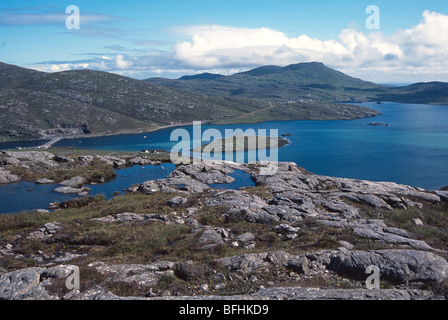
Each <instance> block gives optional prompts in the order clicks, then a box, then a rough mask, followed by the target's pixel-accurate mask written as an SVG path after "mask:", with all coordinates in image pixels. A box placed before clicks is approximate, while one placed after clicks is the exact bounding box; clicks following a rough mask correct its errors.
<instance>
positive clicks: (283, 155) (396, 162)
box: [56, 102, 448, 190]
mask: <svg viewBox="0 0 448 320" xmlns="http://www.w3.org/2000/svg"><path fill="white" fill-rule="evenodd" d="M361 105H363V106H366V107H369V108H372V109H376V110H378V111H380V112H381V113H382V115H380V116H377V117H374V118H363V119H357V120H338V121H277V122H264V123H258V124H236V125H225V126H216V125H203V126H202V130H203V131H204V130H206V129H209V128H216V129H218V130H220V131H221V132H222V133H223V135H224V131H225V129H242V130H247V129H250V128H253V129H255V130H259V129H266V130H268V134H269V129H278V130H279V134H280V135H281V134H291V136H288V137H287V139H288V140H289V141H290V144H289V145H287V146H286V147H283V148H280V149H279V161H291V162H296V163H297V164H298V165H299V166H301V167H304V168H305V169H307V170H308V171H310V172H313V173H315V174H320V175H329V176H335V177H346V178H354V179H365V180H372V181H391V182H397V183H400V184H406V185H411V186H414V187H421V188H425V189H429V190H432V189H439V188H441V187H443V186H446V185H448V106H432V105H419V104H400V103H388V102H385V103H383V104H376V103H362V104H361ZM372 122H376V123H384V124H388V125H389V126H382V125H377V126H374V125H368V124H369V123H372ZM183 128H184V129H186V130H187V131H188V132H190V134H191V135H192V131H193V129H192V126H188V127H183ZM172 131H173V129H172V128H171V129H164V130H160V131H156V132H149V133H144V134H136V135H120V136H110V137H99V138H84V139H71V140H62V141H60V142H59V143H57V145H56V146H72V147H79V148H84V149H98V150H125V151H128V150H134V151H140V150H142V149H163V150H170V149H171V148H172V147H173V146H174V145H176V144H177V143H178V142H177V141H170V135H171V132H172ZM246 157H247V155H246Z"/></svg>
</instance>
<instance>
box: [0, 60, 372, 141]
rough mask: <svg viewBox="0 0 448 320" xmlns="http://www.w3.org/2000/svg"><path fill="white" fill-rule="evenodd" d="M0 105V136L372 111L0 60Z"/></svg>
mask: <svg viewBox="0 0 448 320" xmlns="http://www.w3.org/2000/svg"><path fill="white" fill-rule="evenodd" d="M179 81H181V82H187V83H188V82H191V81H210V80H204V79H202V80H200V79H193V80H189V81H185V80H179ZM0 110H1V112H0V141H7V140H23V139H37V138H46V137H53V136H68V135H82V134H91V133H94V134H116V133H120V132H142V131H145V130H151V129H155V128H160V127H163V126H168V125H180V124H188V123H191V122H193V121H203V122H207V123H216V124H225V123H238V122H246V123H247V122H258V121H268V120H293V119H328V120H329V119H353V118H360V117H366V116H372V115H375V114H377V113H376V112H375V111H374V110H371V109H368V108H362V107H359V106H347V105H335V104H331V103H325V104H316V103H293V104H288V105H285V104H280V103H269V102H264V101H260V100H251V99H237V98H232V97H216V96H215V97H210V96H205V95H202V94H197V93H192V92H188V91H183V90H178V89H175V88H169V87H164V86H160V85H157V84H153V83H148V82H145V81H141V80H136V79H131V78H128V77H123V76H120V75H116V74H112V73H107V72H100V71H92V70H75V71H64V72H58V73H45V72H39V71H35V70H29V69H25V68H20V67H17V66H14V65H9V64H5V63H0Z"/></svg>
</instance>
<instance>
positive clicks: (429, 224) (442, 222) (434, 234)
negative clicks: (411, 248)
mask: <svg viewBox="0 0 448 320" xmlns="http://www.w3.org/2000/svg"><path fill="white" fill-rule="evenodd" d="M413 219H420V220H422V221H423V224H424V225H423V226H418V225H416V224H415V223H414V222H413ZM385 222H386V223H387V225H389V226H391V227H395V228H400V229H404V230H406V231H408V232H409V233H410V234H411V237H412V238H415V239H418V240H423V241H425V242H426V243H428V244H429V245H430V246H432V247H434V248H437V249H442V250H447V248H448V206H447V205H446V204H445V205H444V206H437V207H436V206H432V207H431V206H426V207H424V208H423V209H421V210H420V209H416V208H410V209H407V210H400V211H398V210H396V211H393V212H391V213H389V214H387V215H386V216H385Z"/></svg>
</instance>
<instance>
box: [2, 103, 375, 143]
mask: <svg viewBox="0 0 448 320" xmlns="http://www.w3.org/2000/svg"><path fill="white" fill-rule="evenodd" d="M370 109H372V108H370ZM372 110H373V111H376V112H377V114H375V115H366V116H364V117H354V118H350V119H330V120H328V119H326V120H318V119H291V120H267V121H266V120H265V121H246V122H244V121H242V122H235V123H231V122H229V123H213V122H209V121H204V123H203V124H206V125H214V126H227V125H246V124H260V123H266V122H271V121H275V122H288V121H351V120H359V119H365V118H373V117H377V116H379V115H381V113H380V112H379V111H378V110H375V109H372ZM191 125H193V121H191V122H184V123H176V124H171V125H164V126H158V127H155V128H148V129H135V130H122V131H118V132H99V133H92V134H84V135H67V136H57V135H55V136H47V137H40V138H36V139H28V140H9V141H0V146H1V144H3V143H20V142H32V141H47V142H48V141H51V140H52V139H56V138H60V139H61V140H69V139H88V138H99V137H111V136H119V135H136V134H143V133H152V132H156V131H159V130H164V129H169V128H180V127H185V126H191ZM36 147H37V146H36ZM0 149H1V147H0Z"/></svg>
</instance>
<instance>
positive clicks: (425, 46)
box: [53, 11, 448, 82]
mask: <svg viewBox="0 0 448 320" xmlns="http://www.w3.org/2000/svg"><path fill="white" fill-rule="evenodd" d="M175 32H177V33H179V34H182V35H183V36H184V37H187V38H188V39H189V40H187V41H182V42H178V43H177V44H176V45H175V46H174V47H173V49H172V51H171V52H167V51H165V52H158V51H154V52H151V53H149V54H145V55H141V56H131V55H124V54H121V53H120V54H118V55H116V56H113V57H104V56H103V57H101V58H95V59H92V60H91V61H90V63H87V64H88V67H89V68H93V69H98V70H105V71H112V72H114V71H116V72H118V73H121V74H126V75H130V76H135V77H140V78H144V77H149V76H154V75H157V74H160V75H162V76H170V75H179V74H182V73H186V72H189V73H193V72H195V73H199V72H205V71H207V72H220V73H224V74H229V73H232V72H235V71H242V70H247V69H250V68H253V67H257V66H262V65H278V66H285V65H288V64H294V63H299V62H309V61H319V62H323V63H325V64H326V65H328V66H330V67H333V68H335V69H337V70H340V71H342V72H345V73H347V74H349V75H352V76H357V77H361V78H363V79H366V80H371V81H376V82H414V81H432V80H441V81H448V75H447V73H446V70H448V16H447V15H443V14H440V13H437V12H430V11H425V12H424V13H423V19H422V21H421V22H420V23H419V24H417V25H416V26H413V27H411V28H409V29H406V30H400V31H397V32H395V33H394V34H392V35H388V36H386V35H384V34H383V33H382V32H381V31H375V32H368V33H365V32H362V31H357V30H355V29H353V28H347V29H344V30H342V31H341V32H340V34H339V35H338V37H337V38H336V39H332V40H325V41H324V40H319V39H316V38H311V37H309V36H308V35H305V34H304V35H300V36H298V37H290V36H288V35H286V34H285V33H283V32H281V31H277V30H272V29H269V28H257V29H248V28H236V27H231V26H219V25H202V26H190V27H178V28H176V29H175ZM83 63H84V65H85V61H83ZM65 64H67V63H65ZM65 64H64V65H65ZM78 67H79V66H78ZM69 68H70V64H69ZM53 69H55V67H53Z"/></svg>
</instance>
